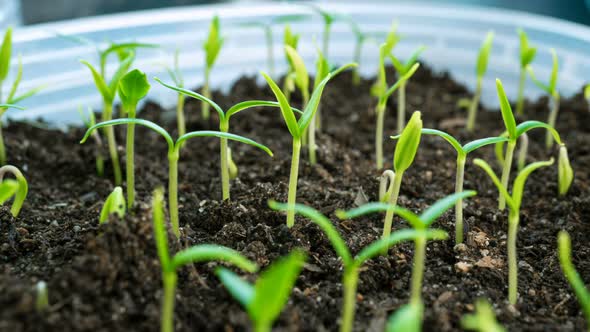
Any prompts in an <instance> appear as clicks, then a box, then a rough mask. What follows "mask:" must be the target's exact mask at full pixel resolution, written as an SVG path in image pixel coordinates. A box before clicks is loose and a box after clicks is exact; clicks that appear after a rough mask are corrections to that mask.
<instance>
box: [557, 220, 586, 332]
mask: <svg viewBox="0 0 590 332" xmlns="http://www.w3.org/2000/svg"><path fill="white" fill-rule="evenodd" d="M557 250H558V257H559V265H561V270H562V271H563V274H564V275H565V277H566V279H567V281H568V282H569V284H570V286H571V287H572V289H573V290H574V294H576V297H577V298H578V302H579V303H580V306H581V307H582V312H583V313H584V316H585V317H586V324H587V326H588V330H589V331H590V292H588V289H587V288H586V285H585V284H584V280H582V277H580V274H579V273H578V271H576V268H575V267H574V264H573V263H572V242H571V239H570V235H569V234H568V232H566V231H560V232H559V235H558V236H557Z"/></svg>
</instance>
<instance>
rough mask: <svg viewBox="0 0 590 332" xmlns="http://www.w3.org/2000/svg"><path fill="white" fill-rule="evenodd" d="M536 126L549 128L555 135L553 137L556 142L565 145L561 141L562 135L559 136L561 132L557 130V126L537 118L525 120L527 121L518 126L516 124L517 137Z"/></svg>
mask: <svg viewBox="0 0 590 332" xmlns="http://www.w3.org/2000/svg"><path fill="white" fill-rule="evenodd" d="M536 128H543V129H547V130H548V131H549V132H550V133H551V135H552V136H553V139H554V140H555V142H556V143H557V144H559V145H563V142H562V141H561V137H560V136H559V133H558V132H557V130H555V128H553V127H551V126H550V125H548V124H546V123H545V122H541V121H536V120H531V121H525V122H523V123H521V124H519V125H518V126H516V137H519V136H520V135H522V134H524V133H526V132H527V131H529V130H531V129H536Z"/></svg>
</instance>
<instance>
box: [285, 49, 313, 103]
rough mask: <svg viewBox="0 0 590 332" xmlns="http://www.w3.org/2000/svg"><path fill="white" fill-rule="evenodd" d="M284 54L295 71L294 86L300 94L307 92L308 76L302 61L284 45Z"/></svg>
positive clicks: (293, 50)
mask: <svg viewBox="0 0 590 332" xmlns="http://www.w3.org/2000/svg"><path fill="white" fill-rule="evenodd" d="M285 52H286V54H287V58H288V59H289V62H290V63H291V65H292V66H293V69H294V71H295V84H296V85H297V87H298V88H299V90H301V91H302V93H305V92H307V91H309V74H308V73H307V69H306V68H305V63H304V62H303V59H302V58H301V56H299V53H297V51H296V50H295V49H294V48H292V47H291V46H289V45H285Z"/></svg>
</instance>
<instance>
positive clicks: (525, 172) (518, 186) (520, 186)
mask: <svg viewBox="0 0 590 332" xmlns="http://www.w3.org/2000/svg"><path fill="white" fill-rule="evenodd" d="M549 165H553V158H551V159H550V160H547V161H537V162H534V163H532V164H529V165H527V166H526V167H525V168H523V169H522V171H520V173H518V175H517V176H516V179H514V184H513V185H512V199H513V200H514V203H515V204H516V206H517V207H518V209H520V204H521V203H522V194H523V192H524V184H525V183H526V180H527V178H528V177H529V175H531V173H532V172H534V171H535V170H537V169H539V168H541V167H546V166H549Z"/></svg>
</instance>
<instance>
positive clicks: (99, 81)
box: [80, 60, 115, 103]
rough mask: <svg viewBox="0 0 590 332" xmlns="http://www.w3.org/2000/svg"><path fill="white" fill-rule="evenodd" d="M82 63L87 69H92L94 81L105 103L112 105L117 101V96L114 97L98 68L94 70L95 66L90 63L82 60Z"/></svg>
mask: <svg viewBox="0 0 590 332" xmlns="http://www.w3.org/2000/svg"><path fill="white" fill-rule="evenodd" d="M80 62H81V63H82V64H84V65H85V66H86V67H88V69H90V72H91V73H92V78H93V79H94V84H95V85H96V88H97V89H98V92H100V94H101V95H102V98H103V99H104V101H105V102H106V103H112V102H113V100H114V99H115V96H113V95H112V93H111V90H110V89H109V86H108V85H107V83H106V82H105V80H104V78H103V77H102V76H101V75H100V73H99V72H98V71H97V70H96V68H94V66H92V65H91V64H90V63H89V62H88V61H86V60H80Z"/></svg>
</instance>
